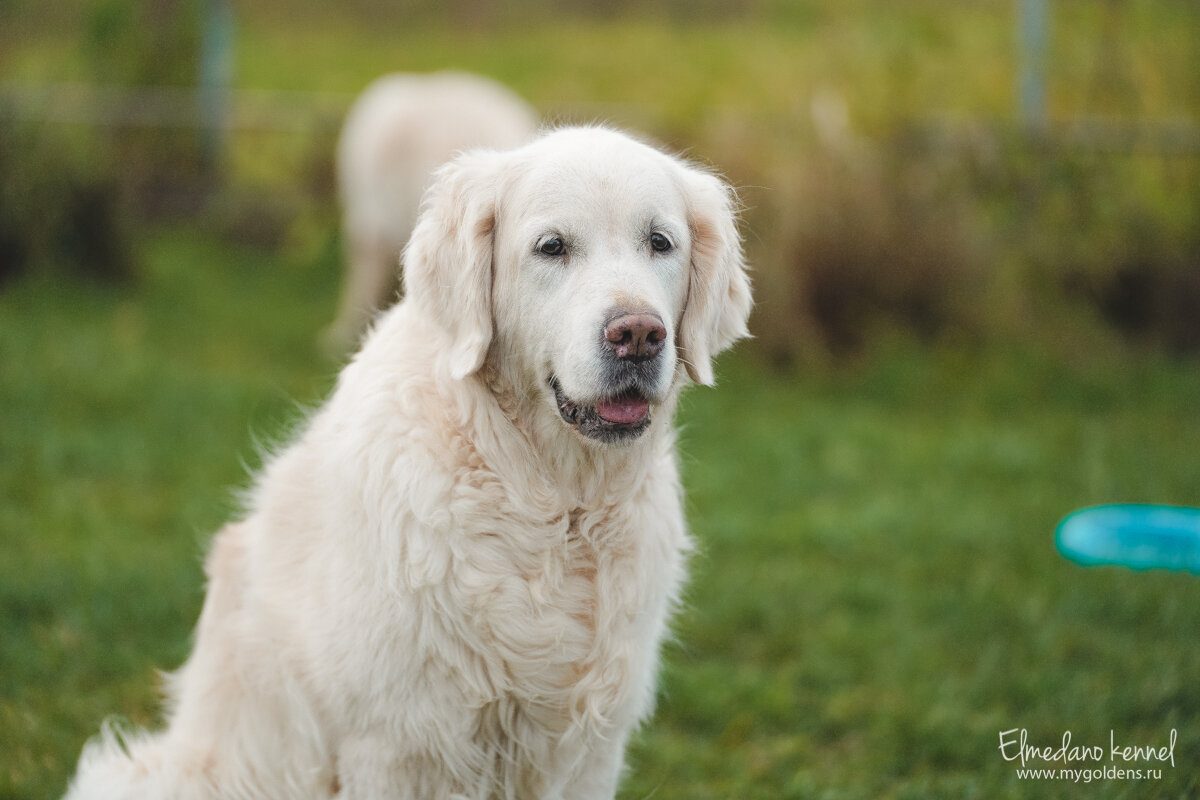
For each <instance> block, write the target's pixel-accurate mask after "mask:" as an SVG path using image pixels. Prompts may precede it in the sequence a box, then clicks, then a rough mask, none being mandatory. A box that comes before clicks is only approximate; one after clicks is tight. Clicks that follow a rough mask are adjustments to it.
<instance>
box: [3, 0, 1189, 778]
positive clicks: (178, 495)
mask: <svg viewBox="0 0 1200 800" xmlns="http://www.w3.org/2000/svg"><path fill="white" fill-rule="evenodd" d="M202 7H203V4H202V3H200V2H198V0H196V1H193V2H188V1H186V0H100V1H99V2H85V1H84V0H59V2H55V3H50V4H42V3H38V2H36V0H10V2H7V3H4V4H2V5H0V80H3V81H14V82H20V83H45V82H53V83H96V82H101V81H102V82H105V83H115V84H123V85H144V86H147V85H153V86H167V87H172V86H173V87H186V86H188V85H191V83H193V82H194V80H195V57H196V56H195V49H196V46H197V42H198V35H199V33H198V32H199V30H200V28H199V25H200V21H199V18H198V17H197V12H198V10H199V9H201V8H202ZM1015 7H1016V4H1015V3H1013V2H1010V0H982V1H981V2H972V3H961V2H953V0H909V1H907V2H904V3H893V2H887V0H842V1H841V2H834V1H833V0H741V1H740V2H732V3H717V2H710V1H709V0H705V1H704V2H699V3H685V2H682V0H656V1H654V2H649V3H634V2H631V0H611V1H610V2H603V3H587V4H585V3H582V2H578V0H546V2H533V0H517V1H516V2H510V3H505V4H491V3H484V2H480V0H453V2H449V3H445V4H440V5H434V4H427V3H422V2H418V1H417V0H402V1H401V2H388V1H387V0H347V2H343V3H339V4H337V6H336V8H335V7H334V6H331V5H330V4H328V3H325V2H321V1H320V0H293V1H292V2H290V3H288V4H287V5H286V6H284V5H280V4H276V3H268V2H265V0H241V1H240V2H238V3H237V14H238V29H237V39H236V41H237V50H236V64H235V68H234V75H235V81H236V88H237V89H239V90H245V92H246V94H244V95H243V96H242V98H241V99H239V101H238V105H237V106H236V107H235V108H234V116H235V121H237V122H239V123H240V124H239V125H237V126H236V127H235V128H234V130H233V135H232V138H231V142H230V149H229V151H228V152H227V153H226V154H225V158H224V159H223V160H221V161H219V162H217V163H212V162H205V161H204V160H203V158H202V156H201V151H200V149H199V146H198V141H197V137H196V135H195V132H194V131H192V130H190V129H187V128H183V127H177V128H155V127H150V126H128V127H122V126H111V127H99V128H98V127H93V126H88V125H83V124H75V123H62V124H53V123H41V122H37V121H28V120H26V121H13V120H12V119H11V118H10V117H11V116H12V115H9V114H6V113H5V111H4V108H3V107H2V106H0V259H3V260H2V261H0V270H3V271H4V272H3V274H2V275H0V277H9V278H10V279H9V280H7V281H3V283H0V342H3V343H4V346H3V347H0V418H3V419H4V420H5V421H6V424H5V425H3V426H0V552H3V554H4V558H2V559H0V615H2V616H0V798H10V797H11V798H23V799H26V798H45V797H53V796H57V794H58V793H59V791H60V790H61V788H62V785H63V781H64V780H65V777H66V776H67V775H68V774H69V772H70V770H71V767H72V764H73V761H74V759H75V758H76V757H77V755H78V751H79V746H80V744H81V742H82V740H83V738H84V737H86V736H87V735H90V734H91V733H92V732H94V731H95V730H96V728H97V725H98V722H99V720H101V719H102V718H103V717H104V716H106V715H107V714H110V713H113V712H120V713H122V714H125V715H128V716H129V717H131V718H132V720H133V721H134V722H136V723H139V724H146V723H152V722H153V719H154V714H155V709H156V705H155V696H154V695H155V691H154V678H153V671H154V670H155V669H158V668H164V667H170V666H173V665H175V664H178V663H179V661H180V660H181V659H182V658H183V656H184V654H185V653H186V651H187V635H188V630H189V629H190V626H191V625H192V624H193V622H194V619H195V614H196V612H197V609H198V606H199V603H200V600H201V576H200V570H199V560H198V553H199V552H200V551H201V550H202V549H203V542H204V541H205V540H206V538H207V536H208V534H209V533H210V532H211V531H212V530H214V529H215V528H216V527H217V526H218V525H219V524H220V522H221V521H222V520H223V519H224V518H226V517H227V516H228V515H229V514H230V513H232V508H233V506H234V502H233V500H232V497H231V490H230V489H229V488H228V487H230V486H232V485H237V484H241V483H244V482H245V480H246V478H245V475H246V472H247V469H248V468H253V466H254V465H255V464H256V463H257V460H258V457H259V456H258V452H259V448H260V444H259V443H258V442H257V441H256V437H261V438H266V439H268V440H270V439H273V438H276V437H279V436H283V435H285V431H286V429H287V427H288V425H289V424H290V423H291V421H293V420H294V419H295V418H296V417H298V416H299V415H300V414H301V413H302V412H301V411H300V410H299V409H297V407H296V398H299V399H300V400H301V401H302V402H304V403H313V402H318V401H319V398H320V396H321V395H322V393H323V392H324V391H327V389H328V387H329V383H330V380H331V372H332V368H331V366H330V365H328V364H326V363H324V362H322V361H321V360H320V359H319V357H318V356H317V355H316V350H315V337H316V332H317V331H318V330H319V329H320V328H321V327H322V326H323V325H324V324H326V323H327V322H328V321H329V319H330V318H331V317H332V315H333V312H334V306H335V300H336V287H337V281H338V272H339V269H340V266H339V255H338V248H337V230H336V225H337V223H336V203H335V201H334V198H333V188H332V187H333V182H332V180H331V174H332V172H331V169H332V168H331V155H332V149H333V144H332V143H333V139H334V136H335V135H336V127H337V124H338V122H339V117H340V112H341V110H342V109H344V108H345V107H346V105H347V104H348V103H349V101H350V99H351V98H352V97H353V95H354V94H355V93H356V92H358V91H359V90H360V89H361V88H362V87H364V86H365V85H366V84H367V83H368V82H369V81H370V80H372V79H373V78H375V77H377V76H378V75H379V74H381V73H384V72H389V71H394V70H409V71H429V70H435V69H445V68H455V69H466V70H472V71H477V72H482V73H485V74H489V75H492V76H494V77H496V78H498V79H500V80H502V81H504V82H506V83H508V84H509V85H511V86H512V87H514V88H515V89H516V90H517V91H519V92H520V93H521V94H523V95H524V96H525V97H527V98H528V99H529V100H530V101H531V102H533V103H534V104H535V105H536V106H538V107H539V108H540V109H542V110H543V111H544V112H545V114H546V115H547V118H548V119H551V120H571V121H588V120H595V119H603V120H609V121H612V122H613V123H615V124H619V125H626V126H630V127H633V128H637V129H640V130H642V131H645V132H647V133H649V134H651V135H653V136H654V137H656V138H657V139H658V140H659V141H661V142H663V143H664V144H665V145H666V146H668V147H671V148H676V149H680V150H683V151H685V152H687V153H688V154H689V155H690V156H692V157H694V158H696V159H698V160H700V161H702V162H706V163H711V164H713V165H715V166H716V167H717V168H719V169H720V170H721V171H723V172H724V174H726V175H727V176H728V177H729V178H730V179H731V180H732V181H733V182H734V183H735V184H737V185H738V186H739V188H740V193H741V196H742V199H743V201H744V203H745V206H746V211H745V222H746V225H745V230H746V235H747V245H748V248H749V251H750V255H751V260H752V262H753V264H754V267H755V280H756V286H757V289H756V296H757V299H758V307H757V309H756V312H755V315H754V317H753V319H752V328H753V330H754V332H755V334H756V337H757V338H756V339H755V340H754V341H753V342H750V343H747V344H746V345H743V346H741V347H740V348H739V349H738V350H737V351H735V353H734V355H733V357H732V358H726V359H725V360H724V363H723V365H722V367H723V368H722V383H723V385H722V386H721V388H720V389H719V390H717V391H715V392H700V391H697V392H695V393H693V394H691V395H689V397H688V399H687V401H686V402H685V404H684V408H683V411H682V415H683V420H682V421H683V422H684V468H685V472H686V482H687V484H688V488H689V499H688V503H689V511H690V518H691V520H692V523H693V527H694V529H695V531H696V534H697V536H698V538H699V539H700V542H701V544H702V549H703V552H702V554H701V556H700V557H699V558H698V559H697V562H696V580H695V583H694V585H693V589H692V592H691V595H690V601H689V602H690V606H689V608H688V609H687V611H686V613H685V615H684V617H683V619H682V621H681V624H680V637H679V639H680V644H679V645H677V646H676V647H674V648H672V650H671V652H670V654H669V664H668V670H667V674H666V676H665V679H664V682H663V687H664V697H663V701H662V706H661V711H660V713H659V715H658V717H657V718H656V720H655V722H654V724H653V725H652V726H651V727H650V728H649V729H648V730H647V731H646V732H645V733H644V734H643V736H642V737H641V738H640V739H639V741H638V743H637V746H636V748H635V751H634V754H633V755H634V757H633V763H632V770H631V776H630V779H629V782H628V784H627V788H626V790H625V793H624V795H623V796H625V797H629V798H646V797H651V796H652V797H655V798H658V799H662V798H676V797H678V798H689V800H695V799H696V798H709V797H712V798H717V797H738V798H758V797H762V798H768V797H769V798H779V797H813V796H818V797H819V796H827V797H838V798H880V797H883V798H888V797H890V798H901V797H920V798H931V797H954V798H960V797H1013V798H1016V797H1022V798H1024V797H1034V796H1054V797H1062V796H1071V794H1072V793H1071V789H1074V788H1076V787H1063V786H1056V785H1050V784H1044V785H1037V786H1035V785H1032V784H1029V783H1020V782H1017V781H1016V780H1015V778H1014V777H1013V775H1012V772H1011V770H1010V769H1009V766H1010V765H1007V764H1005V763H1003V762H1001V760H1000V759H999V758H998V756H997V755H996V752H995V737H996V734H997V731H998V730H999V729H1001V728H1009V727H1014V726H1025V727H1028V728H1029V729H1030V731H1031V735H1032V736H1033V737H1034V738H1035V739H1037V740H1038V741H1039V742H1043V741H1044V742H1047V743H1049V742H1054V741H1055V740H1056V739H1058V738H1060V737H1061V735H1062V732H1063V731H1064V730H1065V729H1067V728H1072V729H1073V730H1075V731H1076V733H1077V738H1078V739H1080V740H1081V741H1087V742H1092V741H1100V742H1103V741H1105V740H1106V739H1105V737H1106V736H1107V732H1108V730H1109V729H1110V728H1111V729H1115V730H1116V731H1117V733H1118V734H1120V735H1124V736H1126V737H1127V738H1128V739H1129V740H1130V741H1131V742H1139V743H1141V742H1145V743H1150V742H1155V741H1157V740H1159V739H1161V738H1162V736H1163V735H1165V733H1166V731H1169V729H1170V728H1171V727H1177V728H1178V729H1179V731H1180V745H1179V748H1178V752H1179V753H1180V754H1181V758H1180V764H1179V766H1178V767H1177V768H1176V769H1175V770H1173V771H1171V772H1169V773H1168V774H1167V776H1166V777H1165V778H1164V781H1163V782H1162V783H1161V784H1159V785H1157V786H1154V787H1151V788H1148V789H1147V790H1146V791H1145V792H1139V791H1138V790H1139V789H1142V788H1146V787H1131V786H1129V785H1126V784H1121V783H1112V782H1105V783H1102V784H1093V785H1092V786H1090V787H1087V788H1088V789H1089V792H1088V794H1089V796H1098V797H1114V798H1115V797H1132V796H1139V797H1140V796H1151V797H1154V796H1161V797H1184V796H1194V795H1196V794H1197V793H1198V792H1200V784H1198V783H1197V781H1198V778H1197V775H1198V773H1197V770H1196V764H1195V763H1194V758H1193V756H1194V754H1195V753H1196V752H1197V751H1198V748H1200V740H1198V739H1197V732H1198V731H1200V718H1198V716H1197V714H1198V709H1200V697H1197V695H1196V689H1195V685H1196V684H1195V680H1194V676H1195V672H1196V667H1197V664H1200V651H1198V650H1197V648H1196V645H1195V643H1194V639H1195V637H1194V636H1192V635H1191V632H1192V631H1195V630H1196V629H1197V625H1200V619H1197V609H1200V602H1198V601H1200V597H1198V596H1197V591H1200V590H1198V588H1197V582H1196V581H1195V579H1190V578H1186V577H1181V576H1174V575H1163V574H1131V573H1127V572H1121V571H1118V570H1081V569H1078V568H1075V567H1073V566H1071V565H1069V564H1067V563H1065V562H1063V561H1062V560H1061V559H1059V558H1058V557H1057V556H1056V555H1055V554H1054V552H1053V550H1052V548H1051V545H1050V541H1051V538H1050V536H1051V531H1052V529H1053V525H1054V523H1055V521H1056V520H1057V519H1058V518H1059V517H1060V516H1061V515H1063V514H1065V513H1066V512H1068V511H1070V510H1072V509H1074V508H1076V507H1079V506H1081V505H1086V504H1089V503H1099V502H1108V501H1114V500H1128V501H1154V502H1175V503H1181V504H1196V502H1197V501H1196V496H1195V493H1196V487H1197V486H1198V485H1200V473H1198V471H1197V470H1198V462H1197V460H1196V455H1195V454H1196V453H1197V452H1200V441H1198V440H1197V436H1200V428H1198V427H1197V424H1196V415H1195V398H1196V397H1197V395H1198V393H1200V385H1198V383H1197V381H1198V378H1197V371H1196V363H1197V362H1196V353H1197V350H1198V348H1200V327H1198V326H1200V152H1198V150H1197V147H1198V143H1197V142H1196V141H1195V130H1196V129H1195V126H1196V124H1197V120H1198V119H1200V80H1197V77H1196V76H1197V72H1196V67H1195V65H1196V64H1198V63H1200V6H1198V5H1197V4H1196V3H1194V2H1192V1H1191V0H1157V1H1156V2H1153V3H1123V2H1115V1H1114V0H1073V1H1072V2H1065V0H1064V1H1063V2H1050V3H1049V7H1050V8H1051V10H1052V13H1051V19H1050V22H1051V25H1050V42H1049V44H1050V47H1049V57H1048V63H1047V79H1048V86H1047V88H1048V101H1049V104H1048V117H1049V124H1048V125H1047V127H1046V128H1045V129H1042V130H1029V129H1025V128H1022V127H1021V126H1020V125H1019V124H1017V122H1016V121H1015V119H1014V117H1015V105H1016V98H1015V76H1016V73H1017V65H1016V52H1017V47H1016V43H1015V40H1014V37H1015V27H1016V26H1015V20H1014V17H1013V15H1014V9H1015ZM257 90H263V91H266V92H278V93H280V94H278V95H272V96H267V97H266V99H263V96H260V95H255V94H254V92H255V91H257ZM289 92H299V93H302V94H295V95H293V94H287V93H289ZM271 97H274V98H275V99H274V100H272V99H271ZM272 103H274V104H275V105H272ZM297 118H300V119H303V120H304V123H303V124H300V125H296V124H293V122H294V120H296V119H297ZM276 119H280V120H284V121H285V122H286V124H283V123H281V124H280V125H279V126H278V127H273V126H272V124H271V123H272V121H273V120H276ZM128 253H133V255H132V256H129V255H127V254H128ZM134 262H136V263H137V264H138V267H137V268H136V269H135V270H133V274H135V275H136V276H138V277H139V281H138V282H136V283H134V284H132V285H121V286H110V285H108V283H106V282H105V281H103V280H101V281H96V280H91V279H83V280H79V279H76V278H75V274H76V273H85V274H97V275H110V274H112V275H120V274H128V273H127V269H128V268H127V267H123V266H121V265H123V264H128V263H134ZM105 265H109V266H111V267H112V268H111V269H110V268H109V266H105ZM18 275H19V277H18ZM763 365H768V366H769V367H772V368H774V369H773V370H772V369H761V367H762V366H763ZM822 365H833V367H834V368H831V369H820V368H816V369H814V367H820V366H822ZM796 367H801V368H800V369H796ZM731 465H736V467H731ZM146 598H153V601H152V602H147V600H146ZM1085 729H1086V730H1085ZM1183 753H1189V754H1192V755H1188V756H1186V757H1185V756H1183V755H1182V754H1183Z"/></svg>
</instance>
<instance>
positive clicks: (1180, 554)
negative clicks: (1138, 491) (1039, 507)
mask: <svg viewBox="0 0 1200 800" xmlns="http://www.w3.org/2000/svg"><path fill="white" fill-rule="evenodd" d="M1054 538H1055V542H1056V543H1057V545H1058V551H1059V552H1060V553H1062V554H1063V555H1064V556H1066V557H1067V558H1069V559H1071V560H1072V561H1075V562H1077V563H1079V564H1084V565H1087V566H1094V565H1097V564H1116V565H1120V566H1123V567H1129V568H1130V569H1173V570H1187V571H1188V572H1195V573H1200V508H1190V507H1185V506H1158V505H1141V504H1124V505H1109V506H1093V507H1091V508H1084V509H1080V510H1079V511H1076V512H1074V513H1073V514H1069V515H1068V516H1067V517H1066V518H1065V519H1063V521H1062V522H1060V523H1059V524H1058V530H1057V531H1056V532H1055V535H1054Z"/></svg>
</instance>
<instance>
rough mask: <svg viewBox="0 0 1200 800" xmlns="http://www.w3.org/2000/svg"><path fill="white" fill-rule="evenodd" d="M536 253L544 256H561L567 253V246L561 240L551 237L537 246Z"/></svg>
mask: <svg viewBox="0 0 1200 800" xmlns="http://www.w3.org/2000/svg"><path fill="white" fill-rule="evenodd" d="M538 252H539V253H541V254H542V255H544V256H561V255H562V254H563V253H565V252H567V244H566V242H564V241H563V240H562V239H561V238H559V237H557V236H552V237H550V238H549V239H547V240H546V241H544V242H542V243H541V244H540V245H538Z"/></svg>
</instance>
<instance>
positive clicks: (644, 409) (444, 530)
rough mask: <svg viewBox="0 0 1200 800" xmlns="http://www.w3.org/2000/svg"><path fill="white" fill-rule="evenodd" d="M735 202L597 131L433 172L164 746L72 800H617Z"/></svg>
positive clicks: (735, 277) (220, 556) (284, 462)
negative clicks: (376, 303)
mask: <svg viewBox="0 0 1200 800" xmlns="http://www.w3.org/2000/svg"><path fill="white" fill-rule="evenodd" d="M733 204H734V198H733V194H732V192H731V190H730V189H729V187H728V186H726V185H725V184H724V183H723V182H722V181H721V180H719V179H718V178H716V177H714V176H713V175H710V174H708V173H707V172H705V171H703V170H699V169H696V168H694V167H692V166H689V165H688V164H686V163H684V162H682V161H680V160H678V159H676V158H674V157H671V156H668V155H664V154H663V153H661V152H659V151H658V150H656V149H653V148H651V147H649V146H646V145H644V144H641V143H638V142H636V141H634V140H633V139H631V138H629V137H627V136H626V135H624V134H621V133H618V132H615V131H612V130H608V129H604V128H567V129H562V130H558V131H555V132H551V133H548V134H546V135H544V136H543V137H542V138H540V139H537V140H535V141H534V142H532V143H530V144H528V145H526V146H525V147H523V148H520V149H517V150H514V151H510V152H493V151H473V152H470V153H467V154H465V155H463V156H461V157H459V158H458V159H457V160H455V161H454V162H452V163H450V164H449V165H447V166H445V167H444V168H443V169H441V171H440V172H439V173H438V176H437V179H436V182H435V184H434V186H433V187H432V188H431V190H430V192H429V194H428V196H427V197H426V200H425V203H424V210H423V212H422V215H421V217H420V220H419V222H418V224H417V227H416V230H415V232H414V233H413V237H412V241H411V243H410V244H409V245H408V248H407V251H406V255H405V261H406V267H405V276H404V280H405V284H406V290H407V292H406V297H405V299H404V300H403V302H401V303H400V304H399V305H397V306H396V307H395V308H393V309H392V310H390V311H389V312H387V313H386V314H384V315H383V316H382V317H381V318H380V319H379V320H378V322H377V324H376V325H375V326H374V329H373V330H372V331H371V332H370V333H369V335H368V336H367V338H366V341H365V343H364V345H363V347H362V350H361V351H360V352H359V353H358V354H357V355H356V356H355V358H354V359H353V360H352V361H351V363H350V364H349V365H348V366H347V367H346V368H345V369H344V370H343V372H342V373H341V375H340V377H339V380H338V385H337V387H336V389H335V391H334V393H333V396H332V397H331V398H330V400H329V401H328V402H327V403H326V405H325V406H324V407H323V408H322V409H320V410H319V411H318V412H317V413H316V414H315V415H314V416H313V417H312V418H311V420H309V422H308V423H307V426H306V429H305V430H304V431H303V433H302V434H301V435H300V436H299V438H298V439H297V440H296V441H295V443H294V444H292V445H291V446H290V447H288V448H287V449H285V450H284V451H283V452H282V453H281V454H279V455H278V456H277V457H275V458H274V459H273V460H272V461H271V462H270V464H269V465H268V466H267V467H266V468H265V470H264V471H263V474H262V475H261V476H260V478H259V480H258V482H257V488H256V490H255V492H254V493H253V497H252V500H251V502H250V505H249V509H248V513H247V515H246V517H245V519H243V520H241V521H239V522H234V523H231V524H229V525H228V526H227V527H226V528H225V529H224V530H222V531H221V533H220V534H219V535H218V536H217V538H216V541H215V542H214V544H213V547H212V551H211V554H210V555H209V558H208V564H207V571H208V580H209V585H208V595H207V599H206V601H205V605H204V610H203V613H202V614H201V617H200V623H199V627H198V630H197V633H196V643H195V649H194V651H193V653H192V655H191V658H190V659H189V660H188V662H187V663H186V664H185V665H184V666H183V668H182V669H181V670H180V671H179V672H178V673H176V674H175V675H174V676H173V677H172V678H171V679H170V681H169V684H168V694H169V700H170V702H169V708H170V714H169V723H168V725H167V728H166V730H165V731H164V732H162V733H159V734H156V735H146V734H136V735H133V736H129V737H122V736H120V735H118V734H115V733H113V732H112V731H111V730H107V731H105V733H104V734H103V735H102V736H101V737H100V738H98V739H97V740H95V741H93V742H92V743H90V744H89V745H88V746H87V747H86V748H85V749H84V752H83V755H82V757H81V759H80V764H79V770H78V774H77V776H76V778H75V780H74V782H73V784H72V787H71V789H70V792H69V795H68V796H69V797H70V798H71V800H84V798H88V799H91V798H95V799H97V800H99V799H101V798H103V800H126V799H133V798H137V799H138V800H193V799H195V800H200V799H201V798H205V799H208V800H215V799H216V798H221V799H222V800H226V799H228V798H245V799H246V800H250V799H251V798H262V799H263V800H286V799H287V798H296V799H297V800H299V799H301V798H303V799H304V800H310V799H311V798H339V799H340V800H350V799H351V798H353V799H354V800H362V799H367V798H370V799H371V800H383V799H384V798H388V799H392V800H394V799H404V800H417V799H421V800H442V798H481V799H482V798H505V799H506V800H508V799H511V798H563V799H569V800H585V799H586V798H611V797H613V795H614V793H615V791H616V787H617V782H618V780H619V777H620V773H621V770H622V763H623V760H624V754H623V751H624V749H625V745H626V742H627V741H628V739H629V736H630V733H631V732H632V730H633V729H634V728H635V726H636V725H637V723H638V722H639V721H640V720H642V719H644V718H645V717H646V716H647V714H648V713H649V712H650V710H651V707H652V705H653V702H654V695H655V673H656V671H657V661H658V651H659V644H660V642H661V641H662V639H663V636H664V634H665V633H666V631H667V625H668V617H669V615H670V612H671V610H672V607H673V605H674V604H675V602H676V600H677V598H678V596H679V592H680V587H681V583H682V582H683V579H684V571H685V559H686V554H687V552H688V550H689V538H688V534H687V532H686V530H685V525H684V516H683V512H682V509H681V489H680V484H679V476H678V470H677V467H676V460H675V454H674V441H675V434H674V431H673V428H672V423H671V415H672V412H673V410H674V408H675V405H676V399H677V397H678V394H679V391H680V389H681V388H682V387H683V386H684V385H685V384H686V383H687V382H688V381H689V379H690V380H691V381H694V382H698V383H701V384H711V383H712V381H713V373H712V366H711V363H710V360H711V359H712V357H713V356H714V355H715V354H716V353H717V352H718V351H720V350H722V349H724V348H726V347H728V346H729V345H730V344H732V343H733V342H734V341H735V340H736V339H738V338H740V337H741V336H743V335H745V334H746V318H747V315H748V313H749V310H750V305H751V301H750V291H749V289H750V287H749V281H748V279H747V275H746V267H745V264H744V261H743V258H742V250H741V245H740V241H739V237H738V234H737V230H736V227H735V219H734V210H733ZM122 739H124V741H122Z"/></svg>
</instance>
